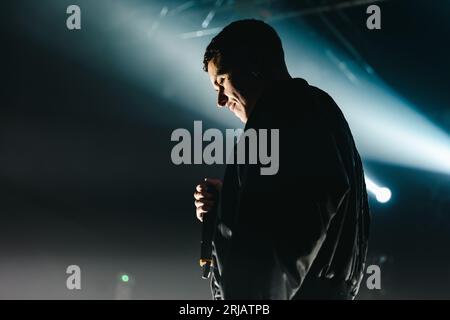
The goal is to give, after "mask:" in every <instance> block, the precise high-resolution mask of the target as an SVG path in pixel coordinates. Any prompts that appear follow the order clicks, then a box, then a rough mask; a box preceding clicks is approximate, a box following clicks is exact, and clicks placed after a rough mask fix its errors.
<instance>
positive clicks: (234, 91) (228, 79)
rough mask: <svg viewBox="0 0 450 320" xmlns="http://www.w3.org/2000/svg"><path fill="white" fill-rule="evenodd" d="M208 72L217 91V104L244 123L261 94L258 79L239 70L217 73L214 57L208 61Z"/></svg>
mask: <svg viewBox="0 0 450 320" xmlns="http://www.w3.org/2000/svg"><path fill="white" fill-rule="evenodd" d="M208 74H209V78H210V80H211V83H212V85H213V87H214V89H215V90H216V91H217V106H218V107H227V108H228V109H230V111H231V112H233V113H234V114H235V115H236V117H238V118H239V119H240V120H241V121H242V122H244V123H246V122H247V120H248V117H249V116H250V113H251V111H252V110H253V107H254V106H255V104H256V101H257V100H258V97H259V95H260V94H261V91H262V86H261V84H260V81H257V80H256V78H255V77H252V76H251V75H250V74H247V75H245V74H243V73H240V72H227V73H219V70H218V68H217V66H216V64H215V62H214V59H213V60H211V61H209V63H208Z"/></svg>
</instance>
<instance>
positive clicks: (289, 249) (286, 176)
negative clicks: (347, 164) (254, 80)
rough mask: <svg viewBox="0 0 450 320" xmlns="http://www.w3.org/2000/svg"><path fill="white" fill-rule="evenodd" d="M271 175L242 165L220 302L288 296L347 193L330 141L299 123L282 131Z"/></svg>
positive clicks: (320, 131)
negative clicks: (277, 163)
mask: <svg viewBox="0 0 450 320" xmlns="http://www.w3.org/2000/svg"><path fill="white" fill-rule="evenodd" d="M279 157H280V163H279V171H278V173H277V174H275V175H270V176H269V175H266V176H265V175H261V171H260V168H261V166H260V165H245V166H241V174H240V175H241V177H242V183H241V190H240V196H239V203H238V209H237V215H236V220H235V223H234V227H233V234H232V237H231V240H230V241H231V244H230V246H231V247H230V251H229V256H228V258H227V265H226V270H224V277H223V294H224V298H225V299H291V298H292V297H293V296H294V295H295V294H296V293H297V291H298V290H299V289H300V287H301V285H302V282H303V280H304V279H305V277H306V275H307V274H308V271H309V270H310V267H311V265H312V263H313V262H314V259H315V257H316V255H317V253H318V251H319V250H320V248H321V245H322V243H323V241H324V239H325V237H326V233H327V229H328V226H329V224H330V222H331V220H332V219H333V216H334V215H335V213H336V211H337V209H338V207H339V205H340V204H341V203H342V200H343V199H344V197H345V195H346V193H347V192H348V190H349V182H348V178H347V175H346V172H345V168H344V166H343V164H342V159H341V155H340V153H339V149H338V146H337V145H336V142H335V138H334V137H333V135H332V134H331V131H330V130H329V129H327V128H320V127H315V128H312V127H310V126H308V125H307V123H306V122H305V123H304V127H302V129H301V130H300V132H299V130H298V125H293V126H289V125H288V126H284V127H282V128H280V153H279Z"/></svg>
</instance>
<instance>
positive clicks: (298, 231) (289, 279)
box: [194, 20, 370, 299]
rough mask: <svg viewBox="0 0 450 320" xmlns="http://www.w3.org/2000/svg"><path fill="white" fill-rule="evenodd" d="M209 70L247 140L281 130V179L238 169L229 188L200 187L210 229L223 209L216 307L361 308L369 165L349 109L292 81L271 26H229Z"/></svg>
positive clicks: (198, 198)
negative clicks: (346, 303) (322, 304)
mask: <svg viewBox="0 0 450 320" xmlns="http://www.w3.org/2000/svg"><path fill="white" fill-rule="evenodd" d="M203 63H204V70H205V71H207V72H208V74H209V78H210V80H211V83H212V85H213V87H214V89H215V90H216V91H217V104H218V106H219V107H226V108H228V109H229V110H230V111H231V112H233V113H234V114H235V115H236V117H238V118H239V119H240V120H241V121H242V122H243V123H245V129H244V132H245V131H246V130H249V129H255V130H256V132H258V129H268V130H270V129H279V170H278V172H277V173H276V174H273V175H262V174H261V171H260V169H261V167H263V164H261V163H257V164H249V163H248V162H246V163H245V164H237V163H236V161H234V163H233V164H228V165H227V167H226V171H225V176H224V179H223V183H222V181H221V180H217V179H205V181H203V182H202V183H200V184H199V185H198V186H197V187H196V191H195V193H194V198H195V206H196V214H197V217H198V218H199V219H200V220H201V221H202V219H203V216H204V215H207V214H208V212H209V211H210V210H211V209H212V208H213V207H214V205H215V204H216V203H217V202H218V215H217V219H216V224H215V233H214V238H213V277H212V281H211V288H212V294H213V298H214V299H353V298H354V297H355V296H356V294H357V292H358V289H359V284H360V282H361V279H362V276H363V270H364V264H365V259H366V254H367V243H368V235H369V222H370V216H369V206H368V202H367V193H366V187H365V181H364V172H363V167H362V163H361V159H360V157H359V154H358V151H357V149H356V146H355V143H354V141H353V137H352V134H351V132H350V129H349V127H348V124H347V122H346V120H345V118H344V116H343V114H342V112H341V111H340V109H339V107H338V106H337V105H336V104H335V102H334V101H333V99H332V98H331V97H330V96H329V95H328V94H327V93H325V92H324V91H322V90H320V89H318V88H316V87H313V86H310V85H309V84H308V83H307V82H306V81H305V80H303V79H301V78H292V77H291V76H290V74H289V72H288V70H287V67H286V63H285V60H284V51H283V48H282V44H281V40H280V38H279V37H278V35H277V33H276V32H275V30H274V29H273V28H272V27H270V26H269V25H268V24H266V23H264V22H262V21H258V20H241V21H236V22H233V23H231V24H230V25H228V26H227V27H225V28H224V29H223V30H222V31H221V32H220V33H219V34H218V35H217V36H216V37H214V38H213V39H212V41H211V43H210V44H209V45H208V47H207V48H206V52H205V54H204V60H203ZM268 150H270V148H268ZM211 188H216V189H217V190H218V191H219V192H218V193H214V192H211ZM214 194H218V196H217V197H215V196H214Z"/></svg>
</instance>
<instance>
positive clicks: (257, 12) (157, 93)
mask: <svg viewBox="0 0 450 320" xmlns="http://www.w3.org/2000/svg"><path fill="white" fill-rule="evenodd" d="M191 2H192V3H191V4H190V6H189V5H186V7H185V8H184V9H183V10H181V9H180V10H179V12H178V13H176V14H175V13H174V14H173V15H167V20H164V21H163V22H164V24H163V22H161V25H160V26H158V27H157V28H156V27H155V30H154V32H155V33H156V36H153V38H152V36H149V37H144V36H143V37H142V38H140V37H136V38H132V39H130V38H127V37H126V36H125V35H124V34H123V33H122V30H123V29H124V28H128V27H130V23H133V21H138V19H141V18H142V19H144V20H145V17H146V15H148V17H150V18H151V19H153V18H154V19H156V18H155V16H156V17H158V14H159V13H160V10H161V8H163V7H167V8H168V10H173V9H174V8H179V7H180V6H182V5H185V4H186V3H188V4H189V2H187V1H182V0H179V1H103V0H99V1H56V0H55V1H48V0H45V1H9V2H6V3H4V4H3V6H4V8H3V9H2V15H3V18H2V29H1V31H2V38H3V40H2V56H3V59H2V61H3V63H2V65H3V66H2V69H3V70H2V78H3V81H2V82H3V85H2V87H3V88H2V103H1V109H0V215H1V222H0V298H1V299H17V298H18V299H23V298H25V299H73V298H74V299H80V298H82V299H113V298H115V297H117V295H118V294H119V295H120V294H121V292H124V290H125V291H126V292H131V298H134V299H209V298H210V295H209V287H208V283H207V282H206V281H204V280H201V278H200V269H199V267H198V254H199V237H200V223H199V222H198V221H197V220H196V219H195V215H194V206H193V199H192V193H193V189H194V186H195V185H196V184H197V182H198V181H199V180H200V179H201V178H203V177H205V176H212V177H221V175H222V172H223V169H224V168H223V167H221V166H206V165H195V166H194V165H192V166H175V165H173V164H172V162H171V159H170V151H171V148H172V146H173V145H174V143H172V142H171V141H170V134H171V132H172V131H173V130H174V129H176V128H179V127H184V128H187V129H189V130H190V131H192V128H193V121H194V120H204V126H206V127H218V128H225V127H230V125H234V126H239V123H238V122H233V121H235V120H233V119H231V117H230V116H229V115H225V114H224V113H223V111H218V110H215V109H214V105H215V100H214V94H213V92H211V91H212V89H211V87H210V84H209V80H208V78H207V76H206V75H204V74H203V73H202V72H201V60H202V56H201V54H202V53H203V50H204V47H205V46H206V44H207V43H208V41H209V40H210V39H211V37H212V34H211V35H207V36H204V37H198V38H193V39H179V38H173V39H171V38H168V40H167V39H166V40H167V41H168V42H169V43H171V45H172V46H173V47H174V48H175V49H174V52H175V54H173V55H166V56H164V53H163V52H161V50H160V49H161V47H160V46H159V44H158V43H159V42H158V41H159V39H160V38H161V37H169V35H167V36H166V35H165V34H164V33H163V30H164V29H163V27H167V28H169V29H170V28H171V29H170V30H172V31H173V32H178V33H183V32H191V31H195V30H199V29H202V28H201V23H202V21H203V19H204V17H205V16H206V15H207V13H208V12H209V10H211V8H214V6H215V5H216V2H215V1H191ZM344 2H348V1H234V2H233V1H228V2H227V1H224V2H223V3H222V4H221V8H219V9H218V11H217V13H216V16H215V18H214V19H213V20H212V22H211V26H210V27H211V28H213V27H214V28H221V27H223V26H225V25H226V24H227V23H229V22H231V21H233V20H237V19H239V18H244V17H255V18H264V19H270V18H271V17H273V16H276V15H278V14H282V13H289V12H296V11H302V10H307V9H311V8H319V7H321V6H322V7H323V6H327V5H336V4H339V3H344ZM94 3H95V4H94ZM116 3H119V4H121V5H123V6H128V7H129V8H132V9H133V11H131V12H132V13H130V15H129V16H128V17H126V16H125V17H123V19H122V20H120V19H119V20H117V19H116V20H114V19H113V14H112V12H113V10H116V9H117V8H116V7H114V5H113V4H116ZM69 4H78V5H79V6H80V7H81V10H82V30H79V31H69V30H67V28H66V26H65V19H66V17H67V15H66V13H65V9H66V8H67V6H68V5H69ZM378 5H379V6H380V7H381V9H382V30H378V31H370V30H367V28H366V27H365V20H366V18H367V14H366V13H365V10H366V7H367V4H365V5H359V6H358V5H356V6H351V7H347V8H345V9H340V10H335V9H333V10H329V11H324V12H323V14H322V15H318V14H308V15H304V16H301V17H291V18H286V19H279V20H273V23H272V22H270V20H269V23H271V24H272V25H273V26H274V27H275V28H276V29H278V28H280V29H283V30H286V29H288V30H295V31H296V32H302V29H301V26H300V25H299V20H300V19H302V23H306V24H308V25H309V26H310V27H311V28H312V29H313V30H315V32H317V33H318V34H320V35H321V37H323V38H324V39H327V40H328V41H330V42H331V43H334V44H335V45H336V46H337V47H341V50H343V51H344V52H345V51H349V50H350V51H352V50H356V51H357V52H358V56H355V55H354V52H353V56H352V52H350V56H352V57H353V58H354V59H356V60H358V59H357V58H358V57H359V58H361V59H363V60H364V61H366V62H367V63H368V64H370V66H371V67H372V68H373V69H374V70H375V71H376V73H377V74H378V75H379V76H380V77H381V78H382V79H383V80H384V81H385V82H386V83H387V84H388V85H389V86H390V87H391V88H392V89H393V90H395V91H396V92H397V93H398V94H400V95H402V96H403V97H406V98H407V99H408V101H410V102H411V103H413V104H414V105H416V106H418V111H419V112H420V113H421V114H423V115H424V116H425V117H426V118H427V119H429V120H431V121H432V122H433V123H434V124H435V125H436V126H437V127H439V128H441V130H443V131H444V132H446V133H447V134H449V133H450V108H449V106H450V93H449V88H450V76H449V75H448V71H449V70H450V68H449V65H450V64H449V62H448V57H449V56H450V55H449V54H450V48H449V45H448V39H449V35H450V33H449V29H450V27H449V23H448V17H449V15H450V3H449V2H448V1H445V0H441V1H439V0H436V1H418V0H416V1H406V0H397V1H383V2H380V3H378ZM119 7H120V6H119ZM182 8H183V7H182ZM303 12H307V11H303ZM323 16H325V18H326V19H328V21H329V22H331V23H333V24H334V26H335V27H336V28H337V29H338V30H339V32H340V33H341V35H343V36H344V37H345V38H346V40H347V41H348V43H351V45H352V49H349V47H348V46H345V44H343V43H342V41H340V40H339V39H338V38H337V37H336V34H334V33H333V32H331V31H330V29H329V28H327V27H326V24H324V20H323ZM150 18H149V19H150ZM155 21H156V20H155ZM150 25H152V24H151V23H150ZM174 30H175V31H174ZM159 32H161V33H160V34H159V35H158V33H159ZM155 37H156V38H155ZM158 37H160V38H158ZM153 39H155V40H154V41H155V42H154V43H153V42H152V41H153ZM192 47H194V48H195V50H196V51H195V54H197V55H195V54H192V55H193V58H194V59H195V60H192V61H191V63H192V66H190V67H193V68H195V69H196V70H197V69H198V76H197V75H195V76H193V75H192V74H190V73H189V72H187V71H186V70H190V69H185V68H184V67H185V65H182V64H183V63H184V62H183V61H184V60H179V57H182V56H186V55H187V54H188V53H187V52H188V50H190V48H192ZM121 50H122V51H121ZM128 51H134V52H139V53H138V55H137V56H138V57H140V58H141V59H143V60H148V61H150V62H154V64H153V65H152V67H151V68H142V69H140V68H139V66H137V67H136V65H138V64H137V62H136V61H133V60H131V59H127V56H126V55H122V54H120V52H128ZM286 54H287V55H288V54H289V52H286ZM163 58H164V59H166V60H164V63H161V64H159V63H158V61H160V60H159V59H163ZM298 59H301V57H299V58H298ZM161 61H162V60H161ZM167 66H170V70H171V71H170V72H169V71H168V69H167ZM166 71H167V72H166ZM146 74H148V78H145V77H146ZM294 75H295V76H300V77H302V76H303V75H302V74H301V73H300V74H294ZM307 80H308V79H307ZM189 82H195V84H196V85H197V86H198V87H199V88H201V89H204V92H205V93H204V94H205V99H204V101H209V105H208V108H205V107H204V105H201V104H197V101H200V100H195V99H200V98H199V97H198V95H199V94H201V92H202V91H201V90H199V91H198V92H199V93H196V92H194V93H191V92H187V91H186V89H183V84H188V83H189ZM197 82H198V83H197ZM192 101H194V102H193V103H192ZM186 105H190V107H187V106H186ZM192 106H193V107H192ZM216 113H217V116H214V115H215V114H216ZM205 115H206V116H205ZM211 115H212V116H211ZM221 116H223V117H226V118H225V119H226V121H224V122H221V121H220V119H221ZM423 134H426V132H424V133H423ZM357 138H358V137H355V139H357ZM449 147H450V146H449ZM361 156H362V158H363V159H364V163H365V166H366V169H367V170H369V171H370V172H372V173H375V174H376V177H377V179H378V180H380V181H382V182H383V184H384V185H386V186H389V188H391V190H393V198H392V200H391V201H390V202H388V203H386V204H380V203H378V202H377V201H376V200H375V198H374V197H373V196H370V204H371V207H372V219H373V224H372V228H371V242H370V250H369V261H368V264H372V263H374V264H378V265H380V267H381V270H382V290H372V291H370V290H368V289H367V288H366V286H365V282H363V284H362V287H361V291H360V295H359V298H361V299H409V298H420V299H428V298H445V299H448V298H450V260H449V254H448V252H449V250H448V248H449V245H450V242H449V241H450V175H448V174H444V173H440V172H432V171H425V170H423V169H421V168H410V167H403V166H400V165H398V164H396V165H394V164H390V163H384V162H381V161H378V160H377V161H374V160H373V159H370V158H368V157H365V155H364V153H363V152H361ZM449 161H450V159H449ZM71 264H76V265H79V266H80V267H81V270H82V290H80V291H69V290H67V289H66V287H65V281H66V277H67V275H66V273H65V269H66V267H67V266H68V265H71ZM121 273H127V274H129V275H130V277H131V280H132V281H131V282H130V283H128V284H120V281H119V275H120V274H121ZM365 278H366V277H365ZM127 290H128V291H127Z"/></svg>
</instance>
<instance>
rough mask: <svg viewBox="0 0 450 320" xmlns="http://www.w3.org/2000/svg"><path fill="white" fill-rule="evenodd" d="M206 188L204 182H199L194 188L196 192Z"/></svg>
mask: <svg viewBox="0 0 450 320" xmlns="http://www.w3.org/2000/svg"><path fill="white" fill-rule="evenodd" d="M207 188H208V185H207V184H206V183H203V182H202V183H200V184H198V185H197V186H196V187H195V190H197V191H198V192H204V191H206V189H207Z"/></svg>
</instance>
